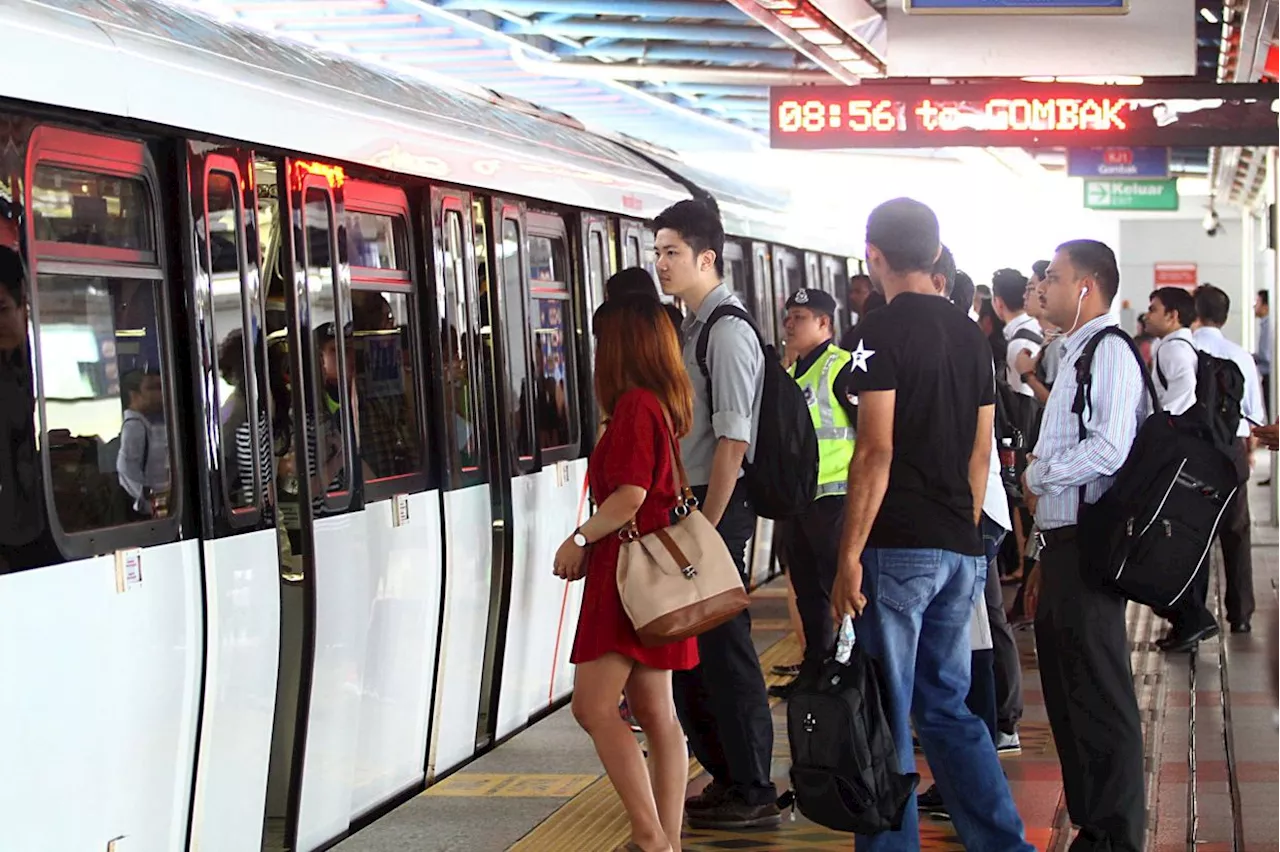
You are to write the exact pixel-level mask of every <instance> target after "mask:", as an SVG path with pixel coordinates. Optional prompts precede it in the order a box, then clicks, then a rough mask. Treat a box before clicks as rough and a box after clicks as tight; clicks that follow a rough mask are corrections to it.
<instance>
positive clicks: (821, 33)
mask: <svg viewBox="0 0 1280 852" xmlns="http://www.w3.org/2000/svg"><path fill="white" fill-rule="evenodd" d="M799 33H800V36H801V37H802V38H803V39H804V40H805V41H807V42H810V43H812V44H819V45H823V46H827V45H836V44H842V43H843V42H841V40H840V37H839V36H837V35H835V34H834V33H829V32H827V31H826V30H800V31H799Z"/></svg>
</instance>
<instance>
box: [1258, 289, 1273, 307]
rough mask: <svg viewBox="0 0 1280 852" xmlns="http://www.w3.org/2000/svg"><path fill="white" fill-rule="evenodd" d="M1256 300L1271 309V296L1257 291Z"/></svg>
mask: <svg viewBox="0 0 1280 852" xmlns="http://www.w3.org/2000/svg"><path fill="white" fill-rule="evenodd" d="M1258 300H1259V301H1261V302H1262V304H1264V305H1266V306H1267V307H1271V294H1270V293H1269V292H1267V291H1266V290H1259V291H1258Z"/></svg>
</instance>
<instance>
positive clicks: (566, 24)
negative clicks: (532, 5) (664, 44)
mask: <svg viewBox="0 0 1280 852" xmlns="http://www.w3.org/2000/svg"><path fill="white" fill-rule="evenodd" d="M502 29H503V30H504V31H506V32H522V33H531V34H535V35H565V36H569V37H570V38H629V39H649V40H654V41H698V42H702V41H706V42H716V43H719V44H751V45H757V46H759V47H772V46H775V45H777V44H778V41H779V40H778V38H777V37H776V36H774V35H773V34H772V33H770V32H769V31H768V30H764V29H761V28H760V27H750V26H725V25H717V24H670V23H649V22H641V21H585V20H569V21H557V22H555V23H543V22H542V21H530V22H529V23H528V24H515V23H507V24H503V26H502Z"/></svg>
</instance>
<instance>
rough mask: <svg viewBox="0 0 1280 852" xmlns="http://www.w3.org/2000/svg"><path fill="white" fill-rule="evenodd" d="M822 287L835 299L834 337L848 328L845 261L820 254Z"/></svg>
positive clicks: (847, 286) (847, 278)
mask: <svg viewBox="0 0 1280 852" xmlns="http://www.w3.org/2000/svg"><path fill="white" fill-rule="evenodd" d="M822 281H823V289H824V290H826V291H827V292H828V293H830V294H831V295H832V296H833V297H834V298H835V300H836V339H837V340H839V339H840V336H841V335H842V334H844V332H845V331H846V330H847V329H848V328H849V276H848V273H847V272H845V261H844V260H843V259H842V258H838V257H832V256H831V255H829V254H824V255H823V256H822Z"/></svg>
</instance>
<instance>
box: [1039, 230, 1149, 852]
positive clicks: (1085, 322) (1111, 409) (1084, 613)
mask: <svg viewBox="0 0 1280 852" xmlns="http://www.w3.org/2000/svg"><path fill="white" fill-rule="evenodd" d="M1119 289H1120V272H1119V270H1118V269H1117V267H1116V257H1115V254H1113V253H1112V251H1111V249H1110V248H1108V247H1107V246H1106V245H1104V244H1102V243H1100V242H1095V241H1094V240H1073V241H1071V242H1068V243H1063V244H1062V245H1061V246H1059V247H1058V250H1057V253H1056V254H1055V255H1054V257H1053V262H1052V263H1050V264H1049V269H1048V272H1047V274H1046V277H1045V284H1044V288H1043V290H1042V291H1041V302H1042V304H1043V305H1044V309H1045V317H1046V319H1048V321H1049V322H1051V323H1052V324H1053V325H1055V326H1057V327H1058V328H1061V329H1062V330H1063V333H1064V334H1065V335H1066V341H1065V343H1064V344H1063V349H1062V363H1063V364H1064V365H1074V364H1075V362H1076V360H1077V359H1078V358H1079V357H1080V354H1081V352H1082V351H1083V349H1084V347H1085V345H1086V344H1087V343H1088V342H1089V340H1090V339H1092V338H1093V336H1094V335H1096V334H1099V333H1101V332H1102V330H1103V329H1104V328H1107V327H1108V326H1114V325H1116V324H1117V323H1116V321H1115V319H1113V318H1112V317H1111V314H1110V309H1111V302H1112V300H1113V299H1115V296H1116V292H1117V291H1118V290H1119ZM1077 384H1078V382H1077V377H1076V374H1075V370H1074V369H1070V368H1068V369H1064V370H1062V371H1061V372H1060V373H1059V374H1058V380H1057V381H1056V382H1055V383H1054V385H1053V391H1052V393H1050V394H1049V401H1048V403H1047V405H1046V406H1045V412H1044V421H1043V424H1042V425H1041V428H1040V440H1039V441H1038V442H1037V443H1036V447H1035V452H1034V454H1033V455H1032V456H1031V457H1030V460H1029V463H1028V465H1027V470H1026V473H1025V474H1024V476H1023V479H1024V483H1025V490H1026V491H1027V492H1028V493H1029V494H1033V495H1036V497H1038V498H1039V499H1038V500H1033V501H1032V504H1033V505H1032V508H1033V511H1034V512H1035V518H1036V526H1037V527H1038V528H1039V530H1040V533H1039V535H1040V542H1041V544H1042V548H1041V551H1040V564H1039V565H1038V566H1037V567H1036V568H1034V569H1032V572H1031V574H1030V575H1029V576H1028V578H1027V589H1026V608H1027V611H1028V614H1029V615H1034V617H1035V629H1036V649H1037V651H1038V653H1039V657H1040V680H1041V682H1042V683H1043V686H1044V704H1045V709H1046V710H1047V711H1048V714H1049V724H1050V727H1051V728H1052V730H1053V740H1054V742H1055V743H1056V744H1057V747H1058V759H1059V761H1060V762H1061V764H1062V786H1063V792H1064V794H1065V796H1066V799H1067V812H1068V813H1069V814H1070V816H1071V821H1072V822H1073V823H1075V824H1076V825H1078V826H1080V833H1079V835H1077V837H1076V839H1075V841H1074V842H1073V843H1072V844H1071V850H1072V852H1092V851H1093V850H1096V852H1103V850H1107V852H1139V850H1141V849H1142V846H1143V834H1144V830H1145V824H1146V803H1145V801H1146V800H1145V796H1144V795H1143V773H1142V725H1141V722H1140V720H1139V717H1138V701H1137V698H1136V697H1135V696H1134V691H1133V672H1132V671H1131V670H1130V668H1129V640H1128V637H1127V636H1126V635H1125V620H1124V610H1125V601H1124V598H1122V597H1121V596H1120V595H1119V594H1117V593H1115V592H1113V591H1110V590H1107V589H1101V588H1098V587H1096V586H1094V585H1092V584H1090V583H1087V582H1086V581H1085V579H1084V577H1083V576H1082V574H1081V570H1080V547H1079V542H1077V541H1076V515H1077V513H1078V512H1079V509H1080V499H1081V492H1083V497H1084V500H1085V501H1086V502H1089V503H1093V502H1096V501H1097V500H1098V499H1099V498H1100V497H1101V496H1102V495H1103V494H1104V493H1106V491H1107V489H1109V488H1110V487H1111V484H1112V482H1114V481H1115V474H1116V471H1118V470H1119V469H1120V466H1121V465H1122V464H1123V463H1124V460H1125V458H1126V457H1127V456H1128V455H1129V449H1130V447H1132V445H1133V440H1134V438H1135V436H1136V435H1137V433H1138V427H1139V425H1140V424H1141V423H1142V422H1143V421H1144V420H1145V419H1146V418H1147V415H1148V414H1149V413H1150V404H1149V402H1148V399H1147V393H1146V384H1145V381H1144V379H1143V377H1142V368H1141V365H1139V363H1138V360H1137V359H1136V358H1134V357H1133V353H1132V352H1130V351H1129V347H1128V345H1127V344H1126V343H1125V342H1124V341H1123V340H1120V339H1118V338H1112V337H1108V338H1106V339H1104V340H1102V341H1101V343H1099V345H1098V348H1097V351H1096V352H1095V354H1094V359H1093V388H1094V391H1093V393H1092V394H1091V396H1092V399H1091V400H1090V404H1089V406H1088V408H1087V412H1088V416H1087V418H1086V420H1085V423H1084V430H1085V432H1086V437H1085V438H1083V439H1081V437H1080V431H1081V427H1080V419H1079V418H1078V417H1077V416H1076V415H1075V414H1074V413H1073V412H1072V404H1073V402H1074V401H1075V396H1076V387H1077ZM1037 603H1038V605H1037Z"/></svg>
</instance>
